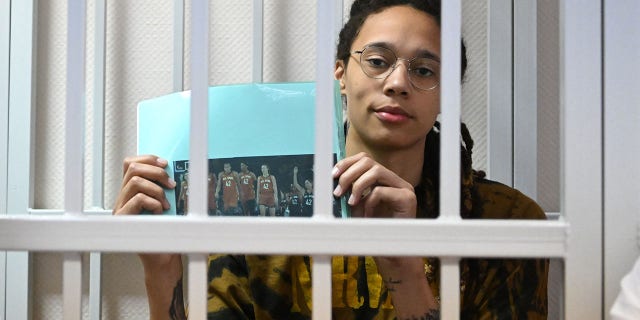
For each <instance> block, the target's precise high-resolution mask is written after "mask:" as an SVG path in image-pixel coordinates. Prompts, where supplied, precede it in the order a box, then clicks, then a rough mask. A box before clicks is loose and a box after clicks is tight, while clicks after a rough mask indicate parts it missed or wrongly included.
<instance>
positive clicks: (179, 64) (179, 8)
mask: <svg viewBox="0 0 640 320" xmlns="http://www.w3.org/2000/svg"><path fill="white" fill-rule="evenodd" d="M172 70H173V91H176V92H177V91H182V90H183V89H184V81H183V80H184V0H174V1H173V69H172Z"/></svg>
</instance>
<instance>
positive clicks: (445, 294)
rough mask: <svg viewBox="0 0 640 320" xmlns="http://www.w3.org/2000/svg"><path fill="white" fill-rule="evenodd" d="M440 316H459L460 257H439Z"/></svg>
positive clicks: (453, 317)
mask: <svg viewBox="0 0 640 320" xmlns="http://www.w3.org/2000/svg"><path fill="white" fill-rule="evenodd" d="M440 266H441V268H440V272H441V274H440V310H441V313H440V317H441V318H442V319H459V318H460V259H459V258H455V257H454V258H447V257H443V258H440Z"/></svg>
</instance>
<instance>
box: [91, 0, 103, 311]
mask: <svg viewBox="0 0 640 320" xmlns="http://www.w3.org/2000/svg"><path fill="white" fill-rule="evenodd" d="M106 13H107V3H106V0H96V2H95V27H94V30H95V31H94V78H93V81H94V82H93V96H94V97H93V158H92V172H93V174H92V177H93V187H92V200H91V206H92V207H93V208H94V209H96V210H100V209H102V208H104V143H105V141H104V107H105V71H106V59H105V43H106V41H105V39H106V37H107V36H106V35H107V33H106V24H107V23H106ZM101 269H102V259H101V254H100V253H99V252H92V253H91V254H90V255H89V318H90V319H91V320H99V319H100V314H101V311H102V270H101Z"/></svg>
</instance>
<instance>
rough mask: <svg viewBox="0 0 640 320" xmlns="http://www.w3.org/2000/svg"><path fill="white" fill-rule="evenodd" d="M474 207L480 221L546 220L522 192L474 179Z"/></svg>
mask: <svg viewBox="0 0 640 320" xmlns="http://www.w3.org/2000/svg"><path fill="white" fill-rule="evenodd" d="M474 191H475V192H474V195H473V196H474V207H476V208H477V209H479V211H477V213H478V214H477V215H476V216H477V217H478V218H480V219H546V216H545V213H544V210H542V208H540V206H539V205H538V204H537V203H536V202H535V201H533V200H532V199H531V198H529V197H527V196H526V195H524V194H523V193H522V192H520V191H518V190H516V189H514V188H511V187H509V186H507V185H504V184H502V183H499V182H496V181H492V180H488V179H484V178H476V179H475V181H474Z"/></svg>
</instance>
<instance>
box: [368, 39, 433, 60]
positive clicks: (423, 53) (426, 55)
mask: <svg viewBox="0 0 640 320" xmlns="http://www.w3.org/2000/svg"><path fill="white" fill-rule="evenodd" d="M366 47H383V48H387V49H389V50H391V51H393V52H394V53H395V52H396V50H395V49H396V48H395V46H394V45H392V44H391V43H389V42H385V41H380V42H372V43H368V44H366V45H365V48H366ZM415 57H421V58H427V59H431V60H434V61H436V62H440V57H439V56H438V55H437V54H435V53H434V52H432V51H431V50H427V49H420V50H418V53H417V54H416V55H415V56H414V58H415Z"/></svg>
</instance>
